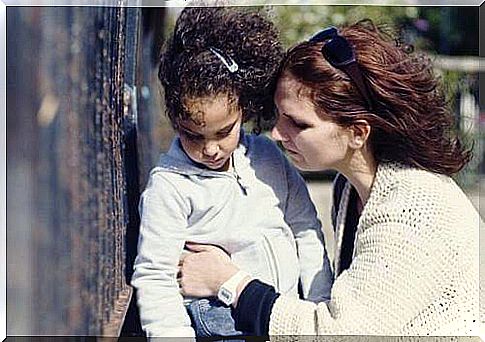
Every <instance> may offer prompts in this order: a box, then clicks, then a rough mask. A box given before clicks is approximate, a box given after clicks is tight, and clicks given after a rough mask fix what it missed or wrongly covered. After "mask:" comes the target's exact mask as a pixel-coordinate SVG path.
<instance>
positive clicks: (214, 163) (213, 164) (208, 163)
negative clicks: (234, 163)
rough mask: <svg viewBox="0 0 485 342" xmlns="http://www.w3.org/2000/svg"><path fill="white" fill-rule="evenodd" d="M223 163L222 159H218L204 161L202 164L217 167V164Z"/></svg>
mask: <svg viewBox="0 0 485 342" xmlns="http://www.w3.org/2000/svg"><path fill="white" fill-rule="evenodd" d="M223 162H224V158H219V159H216V160H209V161H206V162H204V164H206V165H210V166H217V165H219V164H223Z"/></svg>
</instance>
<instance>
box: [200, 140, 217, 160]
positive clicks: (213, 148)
mask: <svg viewBox="0 0 485 342" xmlns="http://www.w3.org/2000/svg"><path fill="white" fill-rule="evenodd" d="M202 152H203V153H204V155H206V156H207V157H213V156H215V155H216V154H217V152H219V145H218V144H217V142H215V141H209V142H207V143H206V144H205V145H204V148H203V151H202Z"/></svg>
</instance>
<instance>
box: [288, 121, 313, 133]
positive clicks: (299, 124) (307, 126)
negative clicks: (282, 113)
mask: <svg viewBox="0 0 485 342" xmlns="http://www.w3.org/2000/svg"><path fill="white" fill-rule="evenodd" d="M291 121H292V122H293V124H294V125H295V126H296V127H298V128H299V129H302V130H303V129H307V128H309V127H310V126H309V125H307V124H305V123H302V122H298V121H295V120H293V119H291Z"/></svg>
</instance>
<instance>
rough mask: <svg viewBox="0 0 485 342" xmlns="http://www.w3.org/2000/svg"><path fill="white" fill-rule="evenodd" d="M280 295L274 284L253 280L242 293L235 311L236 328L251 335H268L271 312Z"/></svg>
mask: <svg viewBox="0 0 485 342" xmlns="http://www.w3.org/2000/svg"><path fill="white" fill-rule="evenodd" d="M278 297H279V293H276V292H275V289H274V287H273V286H270V285H267V284H264V283H262V282H261V281H259V280H252V281H251V282H250V283H249V284H248V285H247V286H246V287H245V288H244V290H243V292H242V293H241V294H240V296H239V300H238V305H237V307H236V308H235V309H234V312H233V316H234V321H235V323H236V329H238V330H240V331H245V332H246V333H248V334H250V335H255V336H267V335H268V329H269V318H270V313H271V310H272V309H273V304H274V302H275V300H276V298H278ZM255 298H257V300H255Z"/></svg>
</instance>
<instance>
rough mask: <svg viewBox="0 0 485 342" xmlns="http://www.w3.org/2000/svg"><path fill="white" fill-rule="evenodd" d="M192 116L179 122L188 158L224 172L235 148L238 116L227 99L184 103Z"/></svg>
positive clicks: (237, 109) (182, 141) (207, 99)
mask: <svg viewBox="0 0 485 342" xmlns="http://www.w3.org/2000/svg"><path fill="white" fill-rule="evenodd" d="M186 106H187V108H188V110H189V111H190V113H191V114H192V115H191V117H190V119H188V120H185V121H180V122H179V125H178V126H179V128H178V132H179V134H180V142H181V144H182V147H183V149H184V150H185V152H186V153H187V154H188V156H189V157H190V158H191V159H192V160H193V161H195V162H197V163H200V164H203V165H204V166H206V167H207V168H209V169H212V170H216V171H224V170H227V169H228V167H229V161H230V158H231V155H232V153H233V152H234V150H235V149H236V148H237V146H238V144H239V135H240V133H239V132H240V128H241V123H242V112H241V110H240V109H239V108H237V106H235V105H234V104H233V103H231V102H230V101H229V98H228V96H225V95H218V96H216V97H214V98H196V99H194V100H191V101H187V103H186Z"/></svg>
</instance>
